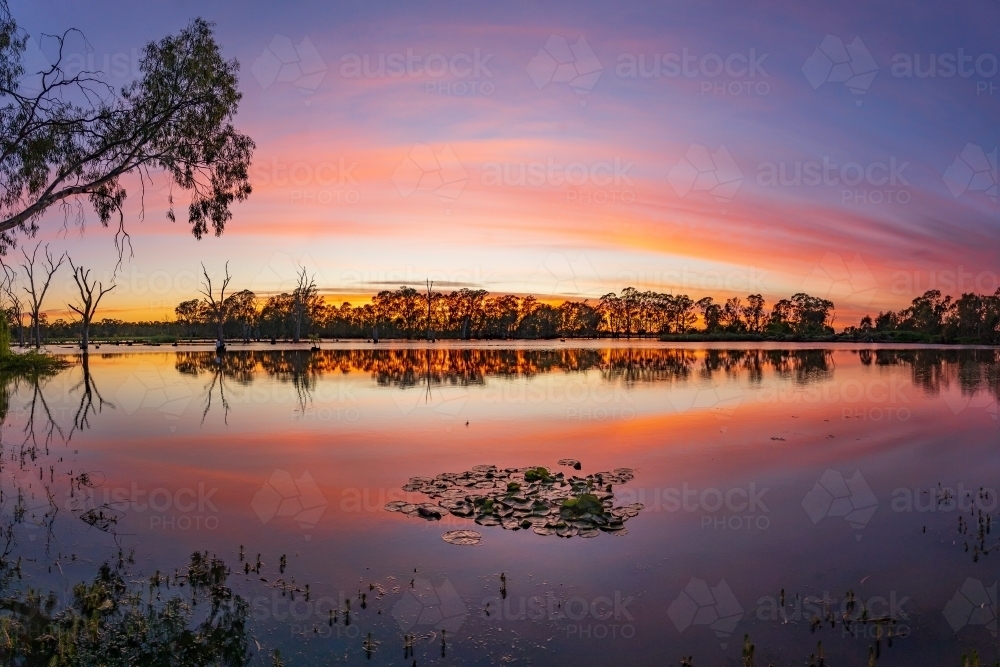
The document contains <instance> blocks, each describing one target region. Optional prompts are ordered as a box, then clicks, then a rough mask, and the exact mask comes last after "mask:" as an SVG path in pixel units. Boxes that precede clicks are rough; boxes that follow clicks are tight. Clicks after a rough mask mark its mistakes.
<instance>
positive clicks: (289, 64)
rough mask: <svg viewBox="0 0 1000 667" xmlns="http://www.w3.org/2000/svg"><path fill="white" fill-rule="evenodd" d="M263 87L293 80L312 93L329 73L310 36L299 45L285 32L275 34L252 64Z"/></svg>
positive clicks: (304, 38) (266, 87)
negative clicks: (283, 33)
mask: <svg viewBox="0 0 1000 667" xmlns="http://www.w3.org/2000/svg"><path fill="white" fill-rule="evenodd" d="M250 71H251V72H252V73H253V75H254V78H255V79H257V83H259V84H260V87H261V88H263V89H265V90H267V89H268V88H270V87H271V85H273V84H274V83H291V84H292V85H294V86H295V88H297V89H298V91H299V92H300V93H302V94H303V95H311V94H312V93H315V92H316V89H318V88H319V84H320V83H322V81H323V77H325V76H326V63H324V62H323V58H321V57H320V55H319V51H317V50H316V47H315V46H313V43H312V41H310V39H309V38H308V37H303V38H302V41H301V42H299V44H298V45H294V44H292V40H290V39H289V38H287V37H285V36H284V35H275V36H274V39H272V40H271V43H270V44H268V45H267V46H266V47H265V48H264V50H263V51H262V52H261V54H260V55H259V56H258V57H257V60H255V61H254V63H253V65H251V66H250Z"/></svg>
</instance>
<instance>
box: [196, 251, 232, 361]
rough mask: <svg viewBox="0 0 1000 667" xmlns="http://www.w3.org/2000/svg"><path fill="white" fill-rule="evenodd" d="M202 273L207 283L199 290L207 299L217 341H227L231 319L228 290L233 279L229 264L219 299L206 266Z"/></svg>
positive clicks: (207, 309) (207, 308)
mask: <svg viewBox="0 0 1000 667" xmlns="http://www.w3.org/2000/svg"><path fill="white" fill-rule="evenodd" d="M201 272H202V274H203V275H204V276H205V282H204V283H203V284H202V288H201V290H199V291H200V292H201V293H202V295H204V297H205V301H204V303H205V310H206V312H207V314H208V317H209V318H210V320H211V321H212V322H213V323H214V324H215V327H216V333H217V336H216V337H217V340H219V341H220V342H221V341H224V340H225V329H226V320H227V319H228V317H229V312H228V311H229V302H227V301H226V288H227V287H229V282H230V281H231V280H232V279H233V277H232V276H231V275H229V262H226V275H225V277H223V279H222V287H221V288H219V298H218V299H216V298H215V293H214V292H213V291H212V279H211V278H210V277H209V276H208V269H206V268H205V265H204V264H202V265H201Z"/></svg>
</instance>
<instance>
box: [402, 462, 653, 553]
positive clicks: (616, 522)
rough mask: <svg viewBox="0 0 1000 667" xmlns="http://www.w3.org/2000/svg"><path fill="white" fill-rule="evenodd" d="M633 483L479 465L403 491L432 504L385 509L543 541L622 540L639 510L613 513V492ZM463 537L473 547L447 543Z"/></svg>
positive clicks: (626, 471)
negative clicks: (549, 537)
mask: <svg viewBox="0 0 1000 667" xmlns="http://www.w3.org/2000/svg"><path fill="white" fill-rule="evenodd" d="M567 461H573V462H574V463H577V464H579V462H578V461H575V460H573V459H563V460H561V461H560V462H559V463H560V464H563V465H567V463H565V462H567ZM574 467H575V466H574ZM634 477H635V471H634V470H633V469H631V468H616V469H614V470H613V471H611V472H597V473H594V474H591V475H587V476H586V477H579V476H576V475H570V476H566V474H565V473H562V472H552V471H550V470H549V469H548V468H545V467H543V466H533V467H527V468H504V469H499V468H497V467H496V466H492V465H479V466H475V467H474V468H472V469H471V470H468V471H466V472H462V473H441V474H440V475H438V476H437V477H433V478H431V477H414V478H412V479H410V481H409V482H408V483H407V484H406V485H405V486H404V487H403V490H404V491H407V492H410V493H423V494H425V495H426V496H428V497H429V498H430V499H432V500H434V501H436V503H419V504H418V503H407V502H405V501H401V500H396V501H392V502H390V503H387V504H386V505H385V509H386V510H388V511H390V512H400V513H403V514H406V515H407V516H413V517H418V518H423V519H427V520H431V521H436V520H438V519H440V518H441V517H442V515H443V514H445V513H446V512H448V513H451V514H452V515H454V516H457V517H459V518H463V519H474V520H475V522H476V523H477V524H479V525H480V526H502V527H503V528H504V529H505V530H522V529H523V530H527V529H530V530H531V531H532V532H534V533H535V534H537V535H543V536H547V535H558V536H559V537H574V536H579V537H596V536H597V535H598V534H599V533H601V532H605V533H610V534H612V535H618V536H622V535H627V534H628V531H627V530H626V529H625V522H626V521H628V520H629V519H630V518H633V517H635V516H638V515H639V512H640V510H642V509H643V505H642V504H641V503H632V504H630V505H625V506H618V507H616V506H615V504H614V493H613V491H612V488H613V486H614V485H615V484H624V483H626V482H629V481H631V480H632V479H633V478H634ZM463 533H472V534H473V535H474V536H475V538H476V539H475V541H474V542H469V541H458V542H452V541H451V540H450V539H449V538H448V536H449V535H453V534H463ZM456 537H457V536H456ZM481 537H482V536H481V535H480V534H479V533H477V532H475V531H461V530H459V531H450V532H448V533H445V536H444V539H445V541H446V542H450V543H452V544H478V543H479V539H481ZM463 539H468V537H466V538H463Z"/></svg>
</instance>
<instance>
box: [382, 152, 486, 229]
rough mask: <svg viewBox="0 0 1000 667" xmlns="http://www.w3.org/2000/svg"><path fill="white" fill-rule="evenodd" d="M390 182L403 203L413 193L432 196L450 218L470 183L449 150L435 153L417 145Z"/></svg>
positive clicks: (466, 174)
mask: <svg viewBox="0 0 1000 667" xmlns="http://www.w3.org/2000/svg"><path fill="white" fill-rule="evenodd" d="M392 182H393V184H395V186H396V189H397V190H398V191H399V194H401V195H402V196H403V198H404V199H408V198H409V197H410V196H411V195H412V194H413V193H415V192H433V193H434V194H435V195H437V197H438V199H439V200H440V201H441V203H442V204H444V205H445V206H446V208H445V213H448V214H450V213H451V206H452V205H453V204H454V203H455V201H456V200H457V199H458V197H459V195H461V194H462V190H463V189H465V185H466V183H468V182H469V173H468V172H467V171H466V170H465V167H463V166H462V163H461V162H459V160H458V157H457V156H456V155H455V151H453V150H452V148H451V146H444V147H443V148H442V149H441V150H440V151H435V150H434V149H433V148H432V147H431V146H429V145H428V144H416V145H414V146H413V148H412V149H410V152H409V154H407V156H406V157H405V158H404V159H403V161H402V162H401V163H400V165H399V166H398V167H396V170H395V171H394V172H392Z"/></svg>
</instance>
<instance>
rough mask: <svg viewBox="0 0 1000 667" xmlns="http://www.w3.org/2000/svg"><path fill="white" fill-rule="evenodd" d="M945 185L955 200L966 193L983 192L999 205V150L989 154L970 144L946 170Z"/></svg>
mask: <svg viewBox="0 0 1000 667" xmlns="http://www.w3.org/2000/svg"><path fill="white" fill-rule="evenodd" d="M944 183H945V185H947V186H948V190H949V191H950V192H951V194H952V196H953V197H954V198H955V199H958V198H959V197H961V196H962V195H963V194H965V193H966V192H983V193H985V194H986V196H987V197H989V198H990V201H992V202H993V203H994V204H996V203H997V149H996V148H994V149H993V150H992V151H990V152H989V153H987V152H986V151H985V150H983V147H982V146H979V145H977V144H972V143H968V144H966V145H965V148H963V149H962V152H961V153H959V154H958V156H957V157H955V161H954V162H952V163H951V165H950V166H949V167H948V168H947V169H945V172H944Z"/></svg>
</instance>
